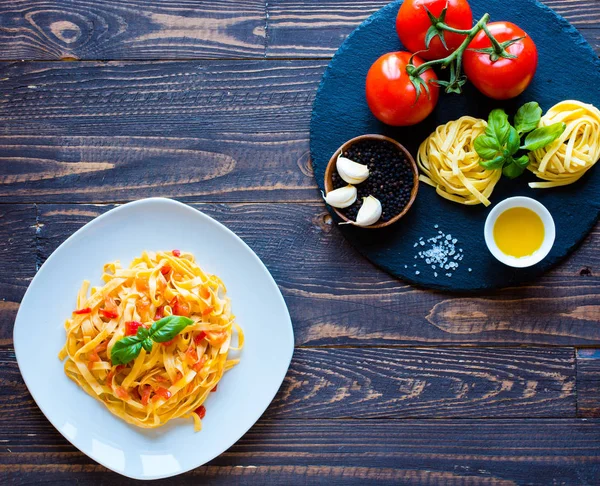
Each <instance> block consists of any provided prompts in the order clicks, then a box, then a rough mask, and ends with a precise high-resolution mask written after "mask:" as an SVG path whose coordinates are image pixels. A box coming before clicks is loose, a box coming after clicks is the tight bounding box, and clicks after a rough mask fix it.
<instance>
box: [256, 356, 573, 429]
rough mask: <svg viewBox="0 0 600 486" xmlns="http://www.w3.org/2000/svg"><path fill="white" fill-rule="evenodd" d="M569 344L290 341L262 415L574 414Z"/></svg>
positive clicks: (399, 416)
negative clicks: (351, 345) (288, 361)
mask: <svg viewBox="0 0 600 486" xmlns="http://www.w3.org/2000/svg"><path fill="white" fill-rule="evenodd" d="M574 375H575V370H574V356H573V350H572V349H570V348H534V347H530V348H477V349H473V348H449V349H439V348H438V349H431V348H427V349H423V348H412V349H382V348H360V349H297V350H296V352H295V353H294V358H293V360H292V365H291V367H290V370H289V371H288V374H287V376H286V379H285V382H284V384H283V386H282V388H281V390H280V392H279V394H278V395H277V397H276V398H275V400H274V401H273V403H272V404H271V406H270V407H269V409H268V411H267V413H266V416H267V417H269V418H279V417H281V418H286V419H287V418H290V417H292V418H306V419H311V418H356V419H368V418H369V419H370V418H390V419H397V418H445V417H461V418H487V417H497V418H500V417H506V416H509V415H510V416H511V417H550V416H551V417H573V416H574V409H575V376H574Z"/></svg>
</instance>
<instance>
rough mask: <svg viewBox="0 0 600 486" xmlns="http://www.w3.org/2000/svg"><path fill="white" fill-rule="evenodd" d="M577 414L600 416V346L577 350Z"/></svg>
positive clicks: (598, 317)
mask: <svg viewBox="0 0 600 486" xmlns="http://www.w3.org/2000/svg"><path fill="white" fill-rule="evenodd" d="M596 318H597V319H598V320H599V321H600V314H596ZM577 416H578V417H600V349H599V348H596V349H578V350H577Z"/></svg>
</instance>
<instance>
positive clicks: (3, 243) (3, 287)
mask: <svg viewBox="0 0 600 486" xmlns="http://www.w3.org/2000/svg"><path fill="white" fill-rule="evenodd" d="M36 223H37V221H36V208H35V206H34V205H33V204H31V205H15V204H4V205H0V267H1V268H2V272H0V345H3V344H7V343H9V342H10V341H11V339H12V329H13V323H14V319H15V316H16V315H17V310H18V308H19V302H21V299H22V298H23V294H24V293H25V290H26V289H27V286H28V285H29V282H30V281H31V279H32V277H33V275H34V274H35V271H36V265H37V262H36V258H37V252H36V235H37V232H38V231H39V229H40V227H39V225H37V224H36ZM0 388H1V387H0Z"/></svg>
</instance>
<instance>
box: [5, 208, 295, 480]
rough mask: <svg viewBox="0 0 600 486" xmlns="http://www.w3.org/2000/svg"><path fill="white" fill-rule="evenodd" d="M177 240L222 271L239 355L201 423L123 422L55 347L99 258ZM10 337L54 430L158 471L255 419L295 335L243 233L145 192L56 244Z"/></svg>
mask: <svg viewBox="0 0 600 486" xmlns="http://www.w3.org/2000/svg"><path fill="white" fill-rule="evenodd" d="M174 248H177V249H180V250H185V251H189V252H192V253H193V254H194V256H195V257H196V261H197V262H198V264H199V265H200V266H201V267H202V268H203V269H204V270H205V271H207V272H209V273H214V274H217V275H218V276H219V277H220V278H221V279H222V280H223V282H224V283H225V285H226V286H227V290H228V295H229V296H230V297H231V303H232V310H233V313H234V314H235V315H236V317H237V322H238V324H239V325H240V326H241V327H242V328H243V330H244V333H245V337H246V343H245V346H244V349H243V350H242V352H241V361H240V363H239V365H237V366H236V367H235V368H233V369H232V370H231V371H228V372H227V373H226V374H225V376H224V377H223V379H222V380H221V382H220V383H219V389H218V391H217V392H216V393H212V394H211V396H210V397H209V398H208V399H207V401H206V403H205V405H206V410H207V412H206V418H205V419H204V420H203V421H202V424H203V429H202V431H201V432H198V433H195V432H194V428H193V423H192V421H191V420H183V419H178V420H173V421H172V422H169V423H168V424H167V425H165V426H164V427H160V428H158V429H140V428H137V427H135V426H132V425H129V424H127V423H125V422H124V421H122V420H121V419H119V418H118V417H115V416H114V415H112V414H111V413H110V412H109V411H108V410H107V409H106V407H104V405H103V404H102V403H100V402H99V401H98V400H95V399H94V398H92V397H90V396H89V395H88V394H87V393H85V392H84V391H83V390H82V389H80V388H79V387H78V386H77V385H76V384H75V383H74V382H72V381H71V380H70V379H69V378H67V376H66V375H65V373H64V371H63V363H62V362H60V361H59V359H58V357H57V355H58V352H59V350H60V349H61V348H62V346H63V345H64V342H65V330H64V322H65V320H66V319H67V318H68V317H69V316H70V315H71V312H72V311H73V309H74V308H75V303H76V296H77V291H78V289H79V287H80V285H81V282H82V281H83V280H85V279H88V280H90V281H91V282H92V284H96V285H100V284H101V279H100V277H101V274H102V266H103V265H104V264H105V263H106V262H110V261H113V260H121V263H122V264H123V265H124V266H126V265H128V264H129V262H130V261H131V260H132V259H133V258H134V257H135V256H137V255H139V254H140V253H141V252H142V251H143V250H170V249H174ZM14 345H15V354H16V356H17V362H18V363H19V368H20V370H21V374H22V375H23V378H24V380H25V383H26V384H27V387H28V388H29V391H30V392H31V395H32V396H33V398H34V399H35V401H36V402H37V404H38V406H39V407H40V409H41V410H42V412H44V414H45V415H46V417H47V418H48V420H49V421H50V422H51V423H52V425H54V427H56V429H57V430H58V431H59V432H60V433H61V434H63V435H64V436H65V437H66V438H67V439H68V440H69V441H70V442H71V443H72V444H73V445H74V446H75V447H77V448H78V449H79V450H81V451H82V452H84V453H85V454H87V455H88V456H90V457H91V458H92V459H94V460H95V461H97V462H99V463H100V464H102V465H104V466H106V467H107V468H109V469H112V470H113V471H116V472H118V473H120V474H123V475H125V476H128V477H131V478H135V479H158V478H165V477H169V476H174V475H176V474H180V473H183V472H186V471H189V470H190V469H193V468H195V467H198V466H201V465H202V464H204V463H206V462H207V461H210V460H211V459H213V458H214V457H216V456H218V455H219V454H221V453H222V452H224V451H225V450H227V449H228V448H229V447H231V446H232V445H233V444H234V443H235V442H236V441H237V440H238V439H239V438H240V437H242V435H244V433H245V432H246V431H247V430H248V429H249V428H250V427H252V425H253V424H254V423H255V422H256V421H257V420H258V419H259V417H260V416H261V415H262V414H263V412H264V411H265V410H266V408H267V407H268V406H269V403H271V401H272V400H273V397H274V396H275V393H276V392H277V390H278V389H279V387H280V386H281V383H282V381H283V378H284V377H285V374H286V372H287V369H288V367H289V364H290V361H291V359H292V353H293V350H294V335H293V329H292V323H291V321H290V316H289V313H288V311H287V307H286V305H285V302H284V300H283V297H282V296H281V293H280V291H279V288H278V287H277V285H276V284H275V281H274V280H273V278H272V277H271V275H270V274H269V271H268V270H267V269H266V267H265V266H264V265H263V263H262V262H261V261H260V260H259V258H258V257H257V256H256V254H255V253H254V252H253V251H252V250H251V249H250V248H249V247H248V246H247V245H246V244H245V243H244V242H243V241H242V240H241V239H240V238H238V237H237V236H236V235H235V234H234V233H232V232H231V231H229V230H228V229H227V228H225V226H223V225H221V224H220V223H218V222H216V221H215V220H213V219H212V218H210V217H208V216H206V215H205V214H203V213H201V212H200V211H197V210H195V209H193V208H191V207H189V206H187V205H185V204H182V203H179V202H177V201H173V200H171V199H163V198H151V199H144V200H141V201H136V202H132V203H129V204H125V205H123V206H120V207H117V208H115V209H113V210H111V211H109V212H107V213H105V214H103V215H102V216H99V217H98V218H96V219H94V220H93V221H91V222H90V223H88V224H86V225H85V226H84V227H83V228H81V229H80V230H79V231H77V232H76V233H75V234H73V235H72V236H71V237H70V238H69V239H67V240H66V241H65V242H64V243H63V244H62V245H60V247H59V248H58V249H57V250H56V251H55V252H54V253H53V254H52V255H51V256H50V257H49V258H48V260H47V261H46V263H44V265H43V266H42V268H41V269H40V270H39V272H38V273H37V275H36V276H35V278H34V279H33V281H32V282H31V285H30V286H29V288H28V289H27V292H26V294H25V297H23V301H22V303H21V307H20V308H19V313H18V314H17V319H16V321H15V329H14Z"/></svg>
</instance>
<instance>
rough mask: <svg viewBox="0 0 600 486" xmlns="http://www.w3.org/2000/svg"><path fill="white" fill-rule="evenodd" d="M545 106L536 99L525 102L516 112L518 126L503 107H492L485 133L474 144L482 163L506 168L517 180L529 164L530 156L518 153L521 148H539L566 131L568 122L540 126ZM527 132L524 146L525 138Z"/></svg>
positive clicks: (485, 165)
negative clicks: (522, 139)
mask: <svg viewBox="0 0 600 486" xmlns="http://www.w3.org/2000/svg"><path fill="white" fill-rule="evenodd" d="M541 117H542V109H541V108H540V105H538V104H537V103H536V102H535V101H531V102H529V103H525V104H524V105H523V106H521V108H519V110H518V111H517V114H516V115H515V119H514V126H512V125H511V124H510V122H509V121H508V115H507V114H506V112H505V111H504V110H502V109H496V110H492V112H491V113H490V115H489V118H488V126H487V128H486V130H485V133H484V134H482V135H479V136H478V137H477V138H476V139H475V141H474V143H473V145H474V147H475V150H476V152H477V154H478V155H479V156H480V157H481V159H482V160H481V161H480V162H479V164H480V165H482V166H483V167H485V168H486V169H492V170H494V169H502V173H503V174H504V175H505V176H506V177H509V178H510V179H514V178H515V177H519V176H520V175H521V174H522V173H523V171H524V170H525V168H526V167H527V166H528V165H529V155H528V154H526V153H525V154H522V155H520V156H518V155H517V152H519V151H520V150H526V151H532V150H538V149H541V148H543V147H545V146H546V145H548V144H550V143H552V142H554V140H556V139H557V138H558V137H560V136H561V134H562V133H563V132H564V131H565V128H566V125H565V124H564V123H553V124H552V125H548V126H547V127H539V128H537V126H538V125H539V123H540V119H541ZM525 134H527V136H526V137H525V142H524V143H523V145H521V137H522V136H523V135H525Z"/></svg>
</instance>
